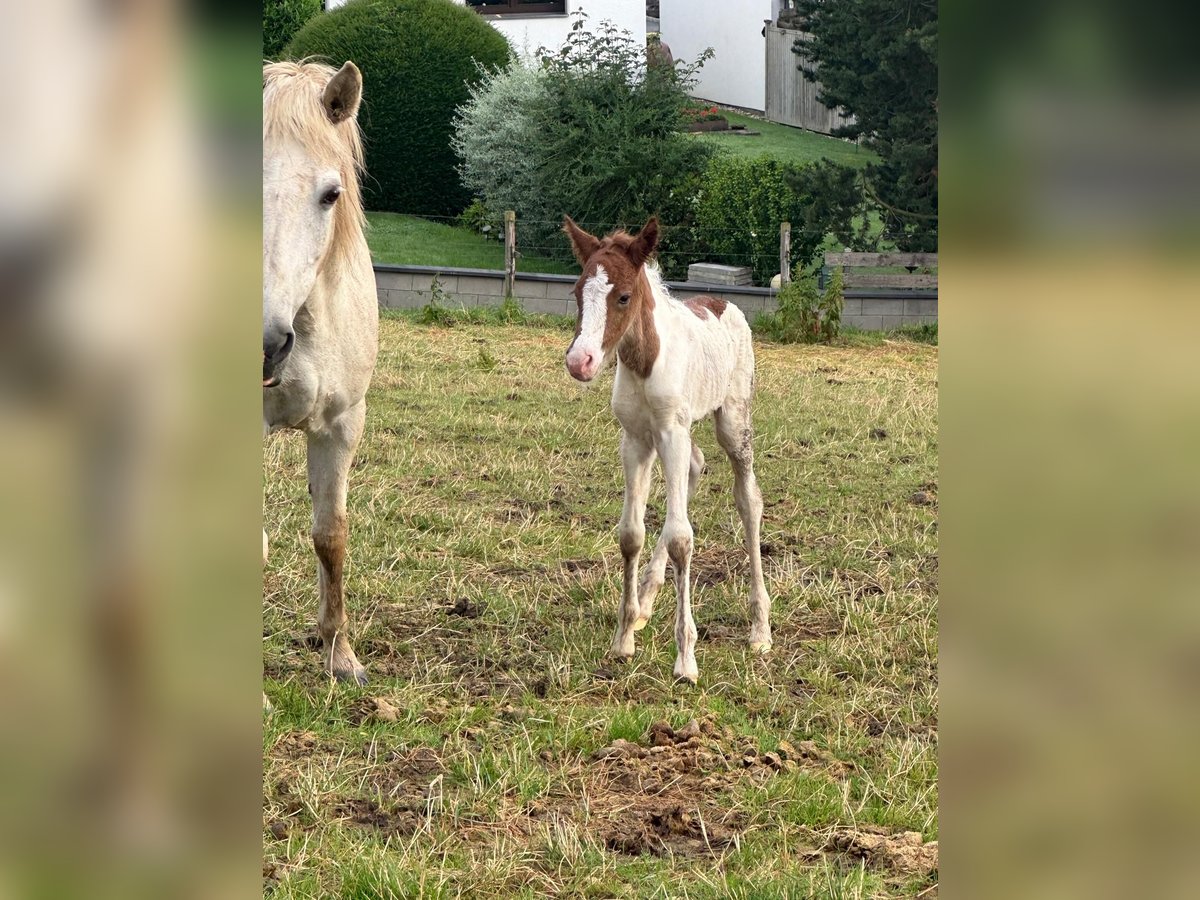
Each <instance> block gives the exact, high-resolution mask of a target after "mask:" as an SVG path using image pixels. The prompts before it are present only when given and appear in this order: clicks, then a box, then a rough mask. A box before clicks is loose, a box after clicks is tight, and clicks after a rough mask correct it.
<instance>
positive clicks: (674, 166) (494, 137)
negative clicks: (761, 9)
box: [454, 12, 712, 274]
mask: <svg viewBox="0 0 1200 900" xmlns="http://www.w3.org/2000/svg"><path fill="white" fill-rule="evenodd" d="M709 55H710V54H708V53H705V54H702V55H701V58H700V60H697V61H696V62H694V63H685V62H676V63H674V64H673V65H649V66H648V65H647V61H646V48H645V46H644V45H643V44H641V43H640V42H638V41H635V40H634V39H633V38H632V37H631V36H630V35H629V34H628V32H622V31H620V30H619V29H617V28H616V26H614V25H613V24H612V23H611V22H601V23H600V24H599V25H597V26H595V27H588V25H587V20H586V16H585V15H584V14H583V13H582V12H579V13H576V14H575V21H574V23H573V24H572V27H571V31H570V33H569V35H568V36H567V39H566V42H565V43H564V44H563V46H562V47H561V48H559V49H557V50H544V51H543V52H542V53H541V54H540V55H539V57H538V59H537V62H536V66H537V68H536V69H535V70H525V69H523V68H522V67H523V63H522V62H520V61H517V62H514V63H513V64H512V67H511V68H510V69H508V70H506V71H503V72H498V73H495V74H491V75H488V76H486V77H485V79H484V81H483V82H482V83H481V84H480V85H479V86H478V87H477V88H475V89H473V90H472V91H471V97H470V99H469V101H468V102H467V103H465V104H463V106H462V107H460V109H459V113H458V116H457V118H456V120H455V138H454V148H455V150H456V151H457V152H458V154H459V157H460V159H461V160H462V165H461V169H460V171H461V172H462V174H463V178H464V180H465V182H466V184H467V185H468V186H469V187H470V188H471V189H472V190H473V191H475V193H476V195H477V196H478V197H479V198H480V199H481V200H482V201H483V203H484V204H485V205H486V206H487V207H488V208H489V209H490V210H491V211H492V213H498V212H500V211H501V210H503V209H506V208H511V209H515V210H516V212H517V228H518V230H519V239H518V242H517V244H518V246H522V245H523V246H526V247H536V248H538V249H539V250H540V251H542V252H547V251H549V252H551V253H556V254H558V255H559V256H561V257H562V258H564V259H570V258H571V251H570V246H569V243H568V241H567V239H566V237H565V236H564V235H563V234H562V229H561V223H562V219H563V216H564V215H565V214H569V215H571V216H572V217H573V218H575V219H576V220H577V221H578V222H579V224H580V225H582V226H584V227H585V228H587V229H588V230H590V231H595V232H599V233H603V232H605V231H607V230H609V229H611V228H613V227H614V226H616V225H625V226H629V227H634V228H636V227H638V226H640V225H641V224H642V223H643V222H645V221H646V219H647V218H649V216H650V215H651V214H652V213H654V214H658V215H659V216H661V217H662V219H663V221H664V222H667V223H670V225H672V226H674V227H673V228H671V229H669V230H668V231H667V233H666V235H665V236H664V240H663V244H662V246H661V248H660V252H659V258H660V260H661V261H662V262H663V265H664V268H665V269H666V270H667V271H668V272H671V273H672V274H680V273H681V272H682V267H681V266H680V265H679V262H678V260H679V259H682V257H681V255H680V254H681V253H682V252H683V246H684V241H685V240H686V239H687V236H688V228H687V227H686V226H687V225H688V219H689V217H690V215H691V207H692V199H693V198H694V196H695V195H696V192H697V190H698V181H699V179H700V177H701V175H702V174H703V172H704V170H705V166H706V164H707V162H708V160H709V158H710V157H711V155H712V149H711V147H710V146H709V145H708V144H704V143H701V142H699V141H696V140H693V139H692V138H690V137H689V136H688V135H686V134H681V133H680V130H679V129H680V126H681V125H682V124H683V110H684V108H685V107H686V106H687V105H688V104H689V103H690V102H691V101H690V99H689V97H688V89H689V88H690V87H691V86H692V85H693V84H694V82H695V75H696V72H697V71H698V70H699V67H700V64H701V63H702V62H703V60H705V59H707V58H708V57H709ZM683 266H684V267H685V266H686V263H684V264H683Z"/></svg>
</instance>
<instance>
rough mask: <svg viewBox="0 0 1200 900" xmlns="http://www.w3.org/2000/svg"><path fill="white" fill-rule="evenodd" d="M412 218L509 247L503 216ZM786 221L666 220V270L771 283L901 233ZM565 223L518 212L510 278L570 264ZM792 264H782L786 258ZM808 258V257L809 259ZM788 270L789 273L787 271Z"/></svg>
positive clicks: (591, 224) (884, 246) (631, 225)
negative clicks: (708, 271)
mask: <svg viewBox="0 0 1200 900" xmlns="http://www.w3.org/2000/svg"><path fill="white" fill-rule="evenodd" d="M404 215H408V216H410V217H412V218H417V219H422V220H425V221H429V222H435V223H440V224H445V225H450V226H454V227H464V226H465V227H468V228H469V229H470V230H471V231H472V232H475V233H480V232H481V228H483V227H486V228H487V231H486V232H484V233H482V234H481V237H484V238H486V239H489V240H495V241H496V242H497V244H498V245H500V246H502V247H503V246H505V226H504V222H503V219H502V218H495V219H492V218H490V217H488V218H483V217H475V218H474V219H473V220H470V221H469V220H467V218H466V217H464V216H447V215H422V214H409V213H405V214H404ZM576 224H577V225H579V226H580V227H581V228H583V229H585V230H587V231H589V232H591V233H593V234H596V235H599V236H603V235H606V234H609V233H611V232H612V231H615V230H617V229H626V230H628V231H630V232H635V233H636V231H637V230H638V229H639V228H640V227H641V226H642V225H643V224H644V223H642V222H597V221H592V220H588V219H586V218H584V219H581V220H577V221H576ZM780 225H781V223H774V225H773V226H771V227H769V228H767V229H765V230H764V231H763V232H762V233H760V232H758V231H755V230H753V229H750V228H727V229H721V228H713V227H709V226H705V227H704V228H703V229H698V228H697V227H695V226H692V225H677V224H671V223H665V222H662V223H660V233H661V239H660V249H659V254H658V257H659V264H660V266H661V267H662V268H663V270H664V273H665V274H666V275H667V277H668V278H671V279H672V280H684V279H686V277H687V268H688V266H689V265H690V264H692V263H700V262H703V263H715V264H717V265H724V266H732V267H736V268H746V269H749V270H750V271H751V273H752V279H753V281H754V282H755V283H758V284H760V285H762V286H766V284H767V283H768V282H770V281H771V280H772V278H773V277H774V276H775V275H776V274H781V275H782V277H783V280H785V281H786V280H787V279H788V278H789V277H790V274H791V269H792V267H793V266H794V265H795V264H796V263H797V262H799V261H802V260H801V259H800V256H801V253H802V252H804V251H807V250H811V248H812V247H814V245H815V246H817V247H818V249H819V250H862V251H880V250H889V249H894V248H895V246H896V243H895V241H896V238H897V237H898V235H894V234H891V233H889V231H888V229H886V228H879V229H875V230H872V231H871V233H870V238H869V241H870V246H862V247H846V246H843V245H842V244H841V243H839V242H835V241H833V239H832V237H831V236H830V235H829V234H828V232H826V231H825V230H824V229H817V228H805V227H803V226H801V225H792V224H790V223H789V227H788V229H787V231H788V232H789V234H788V237H787V238H786V239H785V238H783V236H782V234H781V228H780ZM562 226H563V220H562V219H553V220H551V219H527V218H522V217H520V216H517V217H516V219H515V227H514V228H513V234H514V252H513V253H512V254H506V259H507V260H510V261H509V262H506V267H508V266H511V267H512V271H511V272H510V273H509V274H510V277H513V276H515V274H516V273H517V272H518V271H520V269H521V261H522V260H523V259H524V260H531V259H537V260H539V261H557V262H559V263H563V264H567V265H569V264H570V263H571V261H572V260H573V257H572V254H571V248H570V243H569V242H568V240H567V238H566V235H565V234H560V232H561V229H562ZM784 259H786V260H787V265H786V266H784V265H781V263H782V262H783V260H784ZM803 261H804V262H807V261H808V260H803ZM785 269H786V273H785V272H784V271H783V270H785Z"/></svg>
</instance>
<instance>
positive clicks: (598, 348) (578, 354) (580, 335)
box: [567, 266, 613, 381]
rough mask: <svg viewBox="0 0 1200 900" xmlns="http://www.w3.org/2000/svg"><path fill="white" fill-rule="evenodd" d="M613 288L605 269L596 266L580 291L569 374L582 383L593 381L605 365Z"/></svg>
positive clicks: (568, 359)
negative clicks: (609, 310)
mask: <svg viewBox="0 0 1200 900" xmlns="http://www.w3.org/2000/svg"><path fill="white" fill-rule="evenodd" d="M612 289H613V285H612V283H611V282H610V281H609V280H608V272H607V271H605V268H604V266H596V271H595V272H594V273H593V274H592V276H591V277H590V278H588V279H587V280H586V281H585V282H584V283H583V287H582V288H581V289H580V291H579V297H578V300H577V302H578V304H579V313H578V317H577V320H576V329H575V340H574V341H572V343H571V346H570V348H569V349H568V350H567V371H568V372H570V373H571V377H572V378H576V379H578V380H579V381H591V380H592V379H593V378H595V377H596V373H597V372H599V371H600V368H601V366H603V365H604V332H605V329H606V326H607V324H608V295H609V294H610V293H612Z"/></svg>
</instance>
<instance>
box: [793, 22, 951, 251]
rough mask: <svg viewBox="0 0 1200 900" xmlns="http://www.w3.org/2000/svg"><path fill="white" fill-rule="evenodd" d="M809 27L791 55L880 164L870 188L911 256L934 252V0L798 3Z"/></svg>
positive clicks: (869, 174)
mask: <svg viewBox="0 0 1200 900" xmlns="http://www.w3.org/2000/svg"><path fill="white" fill-rule="evenodd" d="M796 8H797V11H798V12H799V13H800V16H801V18H802V21H803V28H804V30H805V31H806V32H808V33H809V34H811V35H812V37H811V38H799V39H797V40H796V42H795V44H794V46H793V48H792V49H793V52H795V53H796V54H797V55H798V56H799V57H800V60H801V62H800V69H801V70H802V71H803V72H804V73H805V75H806V76H807V77H809V78H811V79H813V80H815V81H818V82H820V84H821V94H820V98H819V99H820V100H821V102H822V103H824V104H825V105H826V106H829V107H841V108H842V109H843V110H844V111H845V112H846V113H849V114H850V115H852V116H854V123H853V124H852V125H849V126H846V127H844V128H842V129H839V131H838V132H837V133H838V135H839V136H841V137H848V138H861V139H862V142H863V144H864V145H865V146H867V147H868V148H870V149H871V150H874V151H875V152H876V153H877V154H879V157H880V159H881V162H879V163H877V164H871V165H869V166H867V167H866V169H865V170H864V172H863V180H864V185H863V186H864V191H865V192H866V194H867V196H868V198H869V199H870V200H871V201H873V202H874V203H875V204H877V205H878V206H879V207H880V209H881V212H882V215H883V217H884V221H885V223H886V226H887V231H888V232H889V235H890V236H891V237H892V238H893V239H894V240H895V241H896V243H897V245H898V246H899V247H900V248H901V249H904V250H911V251H931V250H936V249H937V200H938V191H937V165H938V65H937V26H938V21H937V16H938V8H937V2H936V0H796Z"/></svg>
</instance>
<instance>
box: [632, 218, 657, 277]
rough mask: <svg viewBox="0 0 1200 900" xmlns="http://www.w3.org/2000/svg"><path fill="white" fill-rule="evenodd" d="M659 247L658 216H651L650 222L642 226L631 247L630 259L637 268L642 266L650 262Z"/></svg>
mask: <svg viewBox="0 0 1200 900" xmlns="http://www.w3.org/2000/svg"><path fill="white" fill-rule="evenodd" d="M657 247H658V216H651V217H650V221H648V222H647V223H646V224H645V225H643V226H642V230H641V231H639V232H638V233H637V237H635V238H634V239H633V243H632V244H630V245H629V259H630V260H631V261H632V262H633V264H634V265H635V266H640V265H641V264H642V263H644V262H645V261H646V260H648V259H649V258H650V256H651V254H653V253H654V251H655V249H656V248H657Z"/></svg>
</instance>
